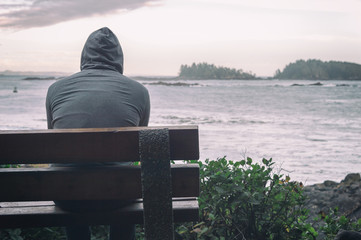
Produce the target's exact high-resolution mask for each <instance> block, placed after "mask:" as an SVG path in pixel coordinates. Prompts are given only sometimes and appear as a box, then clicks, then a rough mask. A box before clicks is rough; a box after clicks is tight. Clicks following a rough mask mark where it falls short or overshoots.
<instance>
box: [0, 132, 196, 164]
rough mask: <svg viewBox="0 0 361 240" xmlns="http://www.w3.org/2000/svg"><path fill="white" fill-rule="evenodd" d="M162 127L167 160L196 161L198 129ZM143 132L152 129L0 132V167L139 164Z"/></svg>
mask: <svg viewBox="0 0 361 240" xmlns="http://www.w3.org/2000/svg"><path fill="white" fill-rule="evenodd" d="M156 128H162V127H154V128H153V129H156ZM163 128H167V129H169V140H170V159H172V160H193V159H198V158H199V143H198V127H197V126H186V127H182V126H174V127H163ZM143 129H152V128H151V127H132V128H129V127H128V128H104V129H56V130H31V131H0V164H20V163H21V164H34V163H84V162H127V161H139V145H138V142H139V136H138V132H139V131H140V130H143ZM39 149H41V151H40V150H39Z"/></svg>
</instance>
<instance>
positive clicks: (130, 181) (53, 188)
mask: <svg viewBox="0 0 361 240" xmlns="http://www.w3.org/2000/svg"><path fill="white" fill-rule="evenodd" d="M171 174H172V189H173V197H190V196H192V197H195V196H198V194H199V166H198V165H197V164H172V168H171ZM0 189H1V191H0V201H3V202H5V201H35V200H38V201H47V200H105V199H108V200H112V199H135V198H141V197H142V192H141V180H140V166H103V167H88V168H48V169H47V168H41V169H33V168H30V169H29V168H23V169H19V168H14V169H4V168H3V169H1V168H0Z"/></svg>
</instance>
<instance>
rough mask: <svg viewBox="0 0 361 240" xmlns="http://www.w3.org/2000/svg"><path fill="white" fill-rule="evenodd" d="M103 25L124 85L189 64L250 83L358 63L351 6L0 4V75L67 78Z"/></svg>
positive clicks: (208, 1)
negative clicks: (117, 52) (238, 74)
mask: <svg viewBox="0 0 361 240" xmlns="http://www.w3.org/2000/svg"><path fill="white" fill-rule="evenodd" d="M104 26H107V27H109V28H110V29H111V30H112V31H113V32H114V33H115V34H116V35H117V36H118V38H119V41H120V43H121V44H122V47H123V51H124V58H125V63H124V66H125V72H124V73H125V74H126V75H130V76H131V75H177V74H178V72H179V68H180V65H181V64H192V63H193V62H197V63H198V62H208V63H213V64H215V65H218V66H227V67H232V68H237V69H243V70H244V71H252V72H253V73H255V74H257V76H271V75H273V74H274V72H275V71H276V70H277V69H278V68H280V69H281V70H282V69H283V68H284V67H285V65H286V64H288V63H290V62H294V61H295V60H297V59H305V60H306V59H320V60H323V61H330V60H336V61H348V62H355V63H359V64H361V0H273V1H270V0H161V1H147V0H102V1H99V0H76V1H75V0H0V71H3V70H13V71H58V72H68V73H73V72H77V71H78V70H79V65H80V53H81V50H82V48H83V45H84V42H85V40H86V39H87V37H88V35H89V34H90V33H91V32H93V31H95V30H97V29H99V28H101V27H104Z"/></svg>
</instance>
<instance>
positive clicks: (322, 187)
mask: <svg viewBox="0 0 361 240" xmlns="http://www.w3.org/2000/svg"><path fill="white" fill-rule="evenodd" d="M304 194H305V196H306V197H307V202H306V205H305V207H306V208H307V209H309V210H310V219H313V218H314V217H317V216H318V214H319V213H320V212H324V213H325V214H328V213H329V212H330V209H334V208H336V207H338V210H339V214H340V215H345V216H346V217H349V218H357V217H358V218H360V217H361V201H360V199H361V177H360V174H359V173H351V174H348V175H347V176H346V177H345V179H344V180H342V181H341V182H340V183H337V182H333V181H325V182H324V183H321V184H314V185H310V186H306V187H305V188H304Z"/></svg>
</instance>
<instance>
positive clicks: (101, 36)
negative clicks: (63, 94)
mask: <svg viewBox="0 0 361 240" xmlns="http://www.w3.org/2000/svg"><path fill="white" fill-rule="evenodd" d="M80 69H81V70H84V69H110V70H115V71H118V72H120V73H121V74H123V51H122V47H121V46H120V43H119V41H118V38H117V37H116V36H115V34H114V33H113V32H112V31H111V30H110V29H109V28H107V27H104V28H101V29H99V30H97V31H95V32H93V33H92V34H90V35H89V37H88V39H87V41H86V43H85V45H84V48H83V51H82V54H81V65H80Z"/></svg>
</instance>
